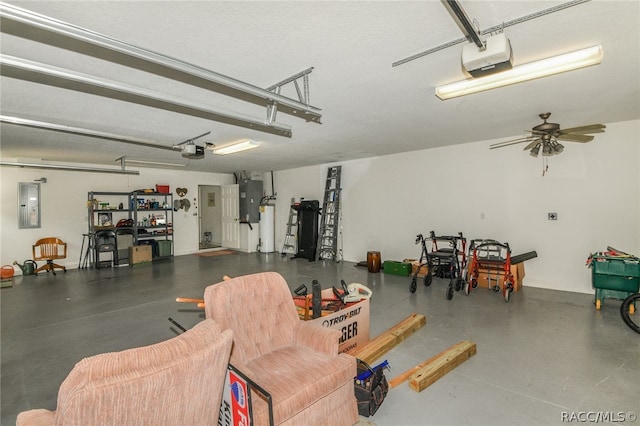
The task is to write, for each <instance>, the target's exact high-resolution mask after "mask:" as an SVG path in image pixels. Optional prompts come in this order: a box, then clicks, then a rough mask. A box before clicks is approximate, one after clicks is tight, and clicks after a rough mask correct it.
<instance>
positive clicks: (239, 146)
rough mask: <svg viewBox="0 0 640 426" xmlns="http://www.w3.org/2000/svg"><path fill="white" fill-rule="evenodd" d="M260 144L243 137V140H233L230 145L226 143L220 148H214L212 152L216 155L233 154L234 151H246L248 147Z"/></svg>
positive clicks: (256, 146) (251, 147) (255, 146)
mask: <svg viewBox="0 0 640 426" xmlns="http://www.w3.org/2000/svg"><path fill="white" fill-rule="evenodd" d="M259 146H260V144H259V143H258V142H255V141H252V140H249V139H245V140H243V141H239V142H235V143H232V144H230V145H226V146H223V147H220V148H214V149H213V153H214V154H216V155H227V154H235V153H236V152H241V151H246V150H248V149H253V148H258V147H259Z"/></svg>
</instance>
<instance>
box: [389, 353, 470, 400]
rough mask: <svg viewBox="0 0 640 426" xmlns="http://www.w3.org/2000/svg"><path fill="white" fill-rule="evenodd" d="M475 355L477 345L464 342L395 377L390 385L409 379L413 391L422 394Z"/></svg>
mask: <svg viewBox="0 0 640 426" xmlns="http://www.w3.org/2000/svg"><path fill="white" fill-rule="evenodd" d="M475 354H476V344H475V343H472V342H469V341H466V340H463V341H462V342H459V343H457V344H455V345H453V346H451V347H450V348H448V349H446V350H444V351H442V352H440V353H439V354H438V355H436V356H434V357H431V358H429V359H428V360H426V361H424V362H422V363H420V364H419V365H417V366H415V367H413V368H412V369H410V370H408V371H406V372H404V373H402V374H400V375H399V376H397V377H394V378H393V379H391V381H390V382H389V385H390V386H391V387H395V386H397V385H398V384H400V383H402V382H404V381H405V380H407V379H409V386H410V387H411V389H413V390H415V391H416V392H422V391H423V390H425V389H426V388H427V387H429V386H430V385H431V384H432V383H434V382H435V381H437V380H438V379H439V378H441V377H443V376H444V375H445V374H447V373H449V372H450V371H451V370H453V369H454V368H456V367H457V366H458V365H460V364H462V363H463V362H465V361H466V360H468V359H469V358H471V357H472V356H473V355H475Z"/></svg>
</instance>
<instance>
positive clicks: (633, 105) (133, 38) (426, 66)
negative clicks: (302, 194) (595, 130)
mask: <svg viewBox="0 0 640 426" xmlns="http://www.w3.org/2000/svg"><path fill="white" fill-rule="evenodd" d="M9 3H11V4H14V5H17V6H20V7H23V8H25V9H28V10H31V11H33V12H37V13H40V14H43V15H46V16H49V17H52V18H56V19H59V20H61V21H64V22H67V23H70V24H74V25H77V26H80V27H83V28H86V29H89V30H92V31H95V32H98V33H101V34H104V35H108V36H110V37H113V38H115V39H118V40H120V41H124V42H127V43H130V44H133V45H136V46H139V47H143V48H145V49H149V50H152V51H155V52H158V53H162V54H164V55H167V56H171V57H174V58H177V59H180V60H182V61H185V62H188V63H191V64H194V65H197V66H200V67H204V68H207V69H209V70H212V71H215V72H217V73H220V74H223V75H226V76H229V77H233V78H235V79H237V80H241V81H243V82H246V83H250V84H252V85H255V86H258V87H261V88H266V87H268V86H270V85H272V84H274V83H277V82H279V81H281V80H283V79H285V78H287V77H289V76H291V75H294V74H296V73H298V72H300V71H302V70H305V69H307V68H309V67H313V68H314V69H313V71H312V73H311V74H310V103H311V105H313V106H314V107H317V108H320V109H321V113H322V124H318V123H313V122H306V121H305V120H303V119H300V118H298V117H295V116H292V115H287V114H285V113H283V112H279V113H278V115H277V117H276V119H277V122H279V123H283V124H286V125H289V126H291V128H292V132H293V136H292V137H291V138H286V137H282V136H276V135H273V134H269V133H263V132H258V131H255V130H248V129H245V128H243V127H236V126H231V125H228V124H223V123H219V122H215V121H210V120H205V119H202V118H197V117H192V116H188V115H183V114H179V113H175V112H170V111H165V110H162V109H157V108H152V107H147V106H142V105H136V104H132V103H127V102H124V101H120V100H115V99H109V98H105V97H100V96H96V95H92V94H86V93H80V92H77V91H71V90H67V89H63V88H58V87H52V86H47V85H43V84H39V83H34V82H30V81H24V80H21V79H17V78H13V77H8V76H4V75H3V76H2V77H1V81H0V83H1V86H0V90H1V92H0V93H1V111H2V114H3V115H6V116H17V117H22V118H28V119H33V120H39V121H47V122H52V123H56V124H61V125H66V126H77V127H82V128H86V129H92V130H96V131H103V132H110V133H115V134H120V135H126V136H129V137H136V138H144V139H148V140H152V141H157V142H158V144H161V145H164V146H171V145H173V144H175V143H178V142H182V141H184V140H186V139H189V138H191V137H195V136H197V135H200V134H202V133H204V132H207V131H211V134H210V135H208V136H207V137H204V138H202V139H199V141H200V142H211V143H213V144H216V145H218V146H220V145H224V144H226V143H229V142H232V141H234V140H237V139H243V138H251V139H254V140H256V141H259V142H260V143H261V147H260V148H259V149H256V150H253V151H250V152H245V153H239V154H234V155H229V156H224V157H223V156H215V155H213V154H212V153H211V152H210V151H207V152H206V154H205V158H204V159H199V160H186V159H184V158H182V156H181V155H180V153H179V152H172V151H168V150H161V149H154V148H146V147H141V146H136V145H131V144H126V143H122V142H115V141H107V140H103V139H97V138H91V137H86V136H79V135H70V134H64V133H58V132H52V131H48V130H38V129H32V128H27V127H22V126H16V125H12V124H5V123H3V124H2V125H1V126H0V131H1V137H2V139H1V156H2V159H3V160H13V161H24V160H27V159H29V160H32V159H43V160H44V161H45V162H54V161H64V162H67V161H68V162H81V163H93V164H101V165H107V166H110V167H117V164H116V163H115V159H116V158H118V157H121V156H123V155H124V156H127V157H128V158H134V159H145V160H154V161H165V162H175V163H189V164H188V166H187V167H186V169H187V170H200V171H211V172H224V173H228V172H234V171H241V170H250V171H269V170H282V169H288V168H295V167H301V166H307V165H313V164H322V163H328V162H336V161H343V160H349V159H357V158H365V157H373V156H379V155H387V154H392V153H399V152H407V151H413V150H420V149H426V148H434V147H440V146H448V145H455V144H463V143H468V142H475V141H482V140H489V139H496V138H512V137H517V136H520V135H523V134H524V133H525V131H526V130H527V129H530V128H531V127H532V126H534V125H536V124H539V122H540V119H539V118H538V114H539V113H541V112H545V111H550V112H552V116H551V120H550V121H553V122H557V123H560V124H561V125H562V127H564V128H567V127H575V126H580V125H584V124H591V123H603V124H607V123H612V122H618V121H626V120H634V119H639V118H640V65H639V57H640V53H639V52H640V30H639V29H640V2H638V1H601V0H592V1H590V2H587V3H583V4H579V5H576V6H573V7H570V8H567V9H565V10H562V11H559V12H555V13H553V14H549V15H546V16H542V17H539V18H536V19H533V20H530V21H527V22H524V23H521V24H518V25H515V26H511V27H508V28H506V29H505V33H506V34H507V36H508V38H509V39H510V41H511V44H512V47H513V56H514V64H515V65H517V64H521V63H526V62H530V61H534V60H537V59H542V58H545V57H548V56H553V55H556V54H560V53H564V52H569V51H573V50H577V49H580V48H584V47H589V46H593V45H597V44H601V45H602V46H603V49H604V60H603V62H602V64H600V65H598V66H594V67H589V68H586V69H582V70H578V71H573V72H570V73H565V74H561V75H557V76H552V77H547V78H544V79H540V80H536V81H531V82H527V83H521V84H518V85H515V86H510V87H506V88H502V89H497V90H493V91H490V92H484V93H479V94H475V95H470V96H466V97H461V98H457V99H452V100H448V101H441V100H439V99H438V98H436V97H435V95H434V88H435V86H437V85H440V84H444V83H448V82H452V81H457V80H461V79H463V78H465V75H464V74H463V72H462V70H461V65H460V52H461V49H462V46H463V45H462V44H458V45H456V46H453V47H450V48H447V49H444V50H441V51H438V52H435V53H433V54H430V55H428V56H424V57H422V58H419V59H416V60H414V61H411V62H408V63H406V64H404V65H400V66H397V67H392V66H391V64H392V63H393V62H395V61H398V60H400V59H403V58H406V57H408V56H411V55H413V54H415V53H418V52H422V51H425V50H427V49H430V48H433V47H436V46H439V45H442V44H444V43H447V42H449V41H452V40H456V39H459V38H461V37H462V36H463V34H462V32H461V30H460V29H459V27H458V26H457V24H456V22H455V21H454V20H453V18H452V17H451V15H449V13H448V12H447V9H446V8H445V7H444V5H443V4H442V3H441V2H440V1H411V2H405V1H375V2H365V1H339V2H327V1H283V2H275V1H260V2H248V1H229V2H219V1H190V2H186V1H185V2H183V1H180V2H178V1H109V2H101V1H70V2H63V1H42V2H38V1H26V2H18V1H11V2H9ZM562 3H563V2H562V1H550V2H547V1H471V0H462V1H461V2H460V4H461V5H462V6H463V7H464V9H465V11H466V13H467V15H468V16H469V17H470V18H472V19H474V20H476V21H477V22H478V25H479V28H480V29H486V28H489V27H493V26H495V25H499V24H500V23H502V22H507V21H510V20H513V19H516V18H519V17H521V16H525V15H528V14H532V13H534V12H538V11H541V10H544V9H547V8H549V7H552V6H554V5H558V4H562ZM1 36H2V39H1V42H2V43H1V48H2V53H3V54H5V55H11V56H16V57H20V58H24V59H28V60H34V61H38V62H41V63H45V64H48V65H52V66H57V67H62V68H65V69H68V70H73V71H78V72H82V73H86V74H89V75H92V76H96V77H100V78H108V79H110V80H115V81H118V82H122V83H126V84H129V85H134V86H137V87H140V88H144V89H148V90H153V91H154V92H158V93H162V94H166V95H169V96H173V97H179V98H182V99H186V100H189V101H191V102H197V103H201V104H206V105H209V106H210V107H211V108H217V109H223V110H227V111H233V112H235V113H237V114H241V115H250V116H254V117H259V118H264V117H266V111H265V108H264V107H262V106H257V105H254V104H251V103H247V102H242V101H239V100H237V99H233V98H231V97H228V96H224V95H220V94H218V93H215V92H211V91H206V90H203V89H199V88H196V87H192V86H188V85H185V84H183V83H179V82H175V81H172V80H169V79H166V78H163V77H159V76H156V75H152V74H148V73H145V72H142V71H139V70H135V69H132V68H129V67H126V66H122V65H118V64H115V63H110V62H107V61H105V60H102V59H97V58H94V57H91V56H87V55H82V54H79V53H76V52H71V51H67V50H62V49H60V48H57V47H53V46H51V45H47V44H43V43H39V42H35V41H32V40H29V39H27V38H23V37H18V36H15V35H10V34H6V33H2V35H1ZM282 94H283V95H286V96H289V97H293V98H296V99H297V96H296V94H295V90H294V89H293V86H292V85H288V86H286V87H285V88H283V92H282ZM597 141H598V138H597V136H596V139H595V141H594V142H592V143H597ZM505 149H512V150H513V155H523V153H522V151H521V150H519V149H517V148H515V147H511V148H505ZM132 168H134V169H139V167H137V166H136V167H132ZM181 170H184V169H181Z"/></svg>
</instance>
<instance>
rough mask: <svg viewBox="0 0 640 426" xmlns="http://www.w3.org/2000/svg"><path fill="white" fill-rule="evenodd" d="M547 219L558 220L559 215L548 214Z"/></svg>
mask: <svg viewBox="0 0 640 426" xmlns="http://www.w3.org/2000/svg"><path fill="white" fill-rule="evenodd" d="M547 219H549V220H558V213H547Z"/></svg>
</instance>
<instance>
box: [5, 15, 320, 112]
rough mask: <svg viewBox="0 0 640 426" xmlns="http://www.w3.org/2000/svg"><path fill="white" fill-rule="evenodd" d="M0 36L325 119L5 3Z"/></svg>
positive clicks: (241, 84) (274, 96)
mask: <svg viewBox="0 0 640 426" xmlns="http://www.w3.org/2000/svg"><path fill="white" fill-rule="evenodd" d="M0 30H1V31H2V32H3V33H6V34H12V35H15V36H17V37H21V38H26V39H30V40H34V41H38V42H41V43H45V44H48V45H51V46H56V47H60V48H63V49H67V50H71V51H75V52H78V53H81V54H85V55H89V56H92V57H95V58H100V59H105V60H108V61H111V62H115V63H118V64H120V65H124V66H128V67H132V68H136V69H139V70H142V71H146V72H149V73H153V74H156V75H159V76H162V77H166V78H170V79H172V80H175V81H180V82H182V83H186V84H190V85H193V86H197V87H200V88H203V89H207V90H211V91H215V92H218V93H221V94H224V95H228V96H232V97H234V98H237V99H241V100H244V101H247V102H252V103H255V104H259V105H262V106H265V107H266V106H267V105H268V104H273V103H274V102H275V103H277V104H278V108H279V111H281V112H284V113H287V114H290V115H293V116H296V117H299V118H303V119H305V120H306V121H312V122H316V123H320V118H321V117H322V115H321V114H320V109H319V108H315V107H312V106H309V105H305V104H304V103H302V102H298V101H295V100H293V99H291V98H288V97H286V96H281V95H279V94H276V93H273V92H270V91H268V90H265V89H262V88H260V87H257V86H254V85H252V84H249V83H245V82H242V81H240V80H236V79H234V78H231V77H228V76H225V75H222V74H219V73H216V72H214V71H211V70H208V69H206V68H203V67H199V66H197V65H193V64H189V63H187V62H184V61H181V60H179V59H175V58H172V57H169V56H167V55H163V54H161V53H157V52H154V51H151V50H148V49H144V48H142V47H138V46H134V45H132V44H129V43H125V42H123V41H120V40H117V39H114V38H111V37H108V36H106V35H103V34H99V33H97V32H94V31H91V30H88V29H85V28H82V27H78V26H75V25H71V24H68V23H66V22H63V21H59V20H57V19H53V18H50V17H48V16H44V15H41V14H38V13H35V12H32V11H29V10H26V9H22V8H20V7H16V6H13V5H11V4H8V3H4V2H0Z"/></svg>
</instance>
